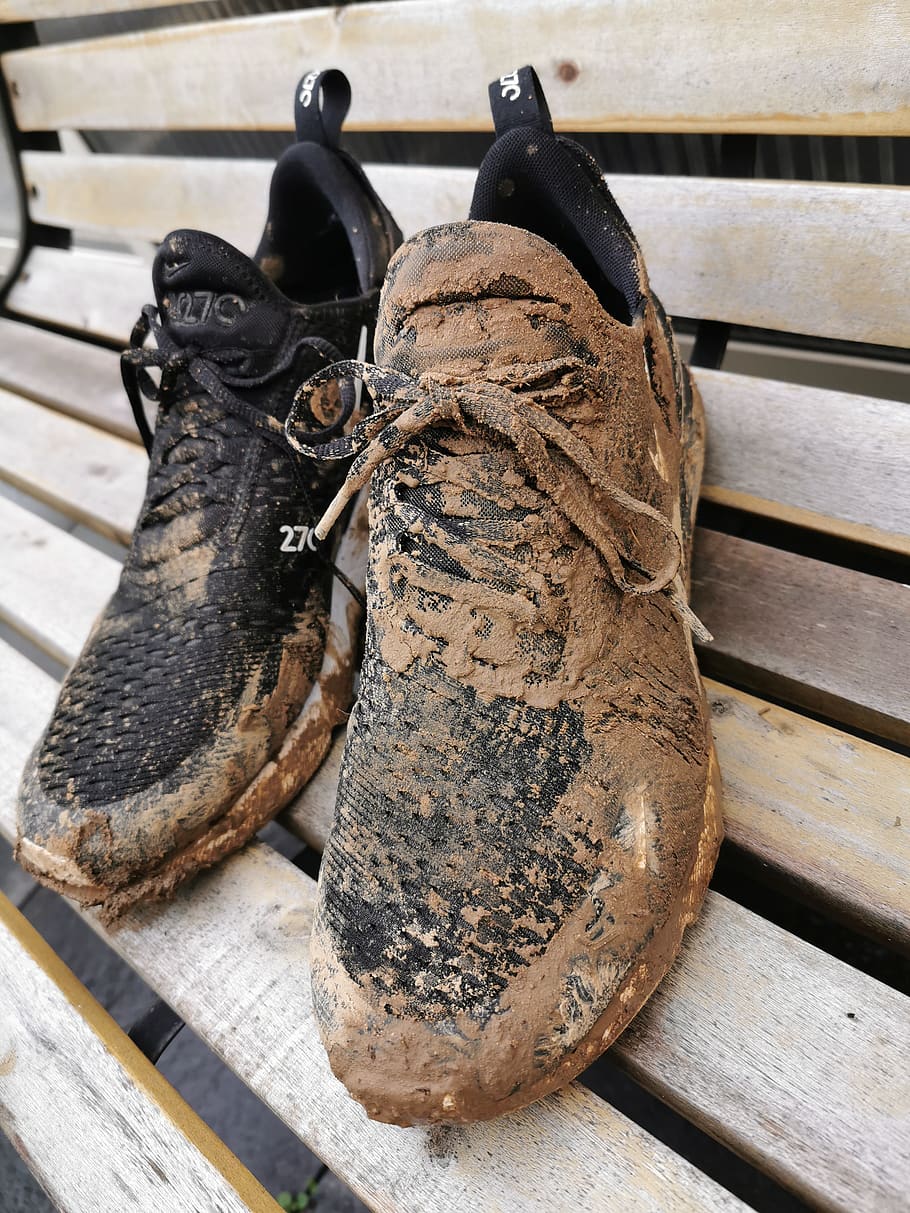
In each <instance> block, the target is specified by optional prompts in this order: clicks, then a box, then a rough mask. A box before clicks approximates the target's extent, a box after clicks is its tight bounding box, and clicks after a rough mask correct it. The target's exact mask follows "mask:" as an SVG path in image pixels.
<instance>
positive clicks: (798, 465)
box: [695, 370, 910, 556]
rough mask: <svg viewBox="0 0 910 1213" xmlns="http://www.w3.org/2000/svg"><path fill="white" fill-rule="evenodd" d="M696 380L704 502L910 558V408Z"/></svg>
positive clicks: (700, 375) (753, 381)
mask: <svg viewBox="0 0 910 1213" xmlns="http://www.w3.org/2000/svg"><path fill="white" fill-rule="evenodd" d="M695 375H696V380H697V383H698V386H699V388H700V389H701V393H702V397H703V398H704V401H705V408H706V411H707V415H708V433H709V436H710V437H709V441H708V444H707V463H706V465H705V486H704V488H703V494H704V496H705V497H706V498H708V500H710V501H716V502H718V503H719V504H722V505H729V506H734V507H737V508H741V509H747V510H749V511H750V512H752V513H757V514H764V515H765V516H766V517H772V518H777V519H779V520H780V521H783V522H790V523H794V524H796V525H799V526H804V527H808V528H810V529H812V530H820V531H823V532H825V533H827V534H829V535H838V536H840V537H841V538H843V539H853V540H857V541H859V542H863V543H869V544H873V545H875V546H877V547H883V548H887V549H889V550H891V551H894V552H901V553H903V554H904V555H907V556H910V475H908V468H910V407H908V406H907V405H906V404H904V403H901V402H899V401H896V400H876V399H874V398H873V397H870V396H855V395H852V394H850V393H848V392H832V391H826V390H823V389H821V388H812V387H805V386H799V385H796V384H792V383H782V382H779V381H776V380H772V379H757V378H753V377H752V376H750V375H732V374H729V373H728V372H724V371H708V370H697V371H696V372H695Z"/></svg>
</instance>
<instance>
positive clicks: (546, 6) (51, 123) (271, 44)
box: [4, 0, 910, 135]
mask: <svg viewBox="0 0 910 1213" xmlns="http://www.w3.org/2000/svg"><path fill="white" fill-rule="evenodd" d="M902 11H903V10H902V4H901V2H900V0H867V2H866V3H864V4H861V5H857V4H853V3H848V2H847V0H837V2H836V3H834V2H832V3H829V4H824V5H823V4H803V5H793V4H791V3H790V2H789V0H766V3H764V4H762V5H761V6H758V7H755V8H737V9H735V10H731V8H730V6H729V5H728V4H726V3H724V0H693V2H692V3H691V4H690V5H688V6H687V9H686V15H685V20H681V19H680V13H679V9H678V7H677V6H676V5H674V4H673V3H672V2H671V0H628V2H627V3H623V4H619V3H615V2H614V3H602V2H601V3H598V2H592V0H568V2H566V3H562V4H558V5H555V4H552V3H548V2H547V0H532V2H527V0H525V2H519V0H463V2H462V3H459V4H457V5H456V4H450V3H440V2H439V0H404V2H399V3H373V4H363V5H352V6H350V7H344V8H341V9H333V8H325V9H316V10H310V11H308V12H298V13H276V14H269V15H266V16H260V17H244V18H242V19H239V20H232V21H223V22H218V23H217V24H216V23H212V24H210V25H203V24H200V25H188V26H180V27H175V28H171V29H163V30H154V31H152V32H149V33H147V34H130V35H123V36H120V37H116V38H107V39H99V40H95V41H91V42H84V43H75V44H69V45H59V46H51V47H42V48H39V49H34V50H27V51H17V52H15V53H12V54H9V55H6V56H4V71H5V73H6V75H7V78H8V79H9V81H10V85H11V89H12V93H13V104H14V108H15V113H16V120H17V124H18V125H19V126H20V127H21V128H22V129H23V130H54V129H57V128H59V127H75V128H83V129H85V128H88V129H91V128H95V129H105V128H107V129H112V128H121V129H122V128H123V127H130V126H134V125H135V124H136V123H137V121H139V120H140V119H139V118H138V115H140V114H141V115H142V117H141V122H142V124H143V125H144V126H154V127H155V128H158V129H161V128H197V129H202V128H206V129H208V128H221V127H225V126H226V127H229V128H239V129H245V130H246V129H257V128H266V129H268V128H284V127H286V126H288V125H289V118H290V115H289V112H288V104H287V98H288V97H289V96H290V93H291V89H292V88H293V86H294V83H295V81H296V80H297V78H298V76H299V75H300V70H301V64H306V63H317V64H319V63H331V64H333V65H337V66H338V67H341V68H343V69H344V70H345V71H346V72H347V73H348V74H349V76H350V77H351V79H352V80H353V81H354V85H355V89H354V104H353V106H352V110H351V119H350V125H351V127H352V128H354V129H374V130H375V129H386V130H399V129H401V130H421V129H422V130H453V129H455V130H485V129H488V128H489V125H490V119H489V111H488V107H487V95H486V86H487V82H488V81H489V80H493V79H495V78H496V77H498V76H499V75H500V74H501V73H502V72H503V71H507V70H508V69H509V68H510V67H511V66H513V65H514V63H513V60H514V56H515V48H516V47H521V57H522V59H523V60H524V61H526V62H533V63H536V65H537V68H538V70H539V72H540V73H541V76H542V78H543V83H544V87H545V88H546V90H547V94H548V98H549V101H550V104H551V106H552V109H553V112H554V114H555V116H556V119H557V121H558V123H559V124H560V125H561V126H563V127H566V128H568V129H575V130H599V129H602V130H644V131H661V130H664V131H698V130H725V131H735V130H752V131H785V132H787V133H790V134H797V133H803V134H805V133H811V132H814V133H818V134H822V133H824V134H866V135H875V134H878V135H886V134H890V135H900V134H906V133H907V131H908V129H910V108H908V105H907V96H908V84H910V77H908V70H910V69H908V65H907V56H906V53H905V51H906V43H905V35H906V22H905V21H904V20H903V18H902V16H901V14H902ZM377 46H387V47H394V48H395V53H394V55H385V56H383V55H377V54H376V47H377ZM200 57H204V60H205V71H204V72H200V71H199V63H200ZM504 65H505V66H504ZM655 65H659V70H655ZM87 79H88V80H91V81H92V88H91V89H86V88H85V87H84V85H85V81H86V80H87ZM403 81H405V82H406V83H407V87H402V82H403Z"/></svg>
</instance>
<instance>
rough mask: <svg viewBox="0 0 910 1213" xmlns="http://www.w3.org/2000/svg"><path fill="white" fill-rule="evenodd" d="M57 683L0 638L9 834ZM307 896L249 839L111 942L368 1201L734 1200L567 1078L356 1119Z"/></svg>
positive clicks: (547, 1207) (407, 1210)
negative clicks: (469, 1113) (543, 1088)
mask: <svg viewBox="0 0 910 1213" xmlns="http://www.w3.org/2000/svg"><path fill="white" fill-rule="evenodd" d="M55 694H56V688H55V685H54V682H53V680H52V679H51V678H49V677H48V676H47V675H46V674H43V673H42V672H41V671H39V670H36V669H35V668H34V667H32V666H30V665H29V663H28V662H27V661H26V660H25V658H23V657H21V656H20V655H19V654H18V653H15V652H13V651H12V650H11V649H9V648H8V647H6V646H2V647H0V701H2V702H0V742H2V743H3V744H0V832H2V833H3V834H4V835H6V836H7V837H9V836H11V833H12V830H13V828H14V808H13V805H14V789H15V786H16V781H17V779H18V770H19V768H20V767H21V765H22V763H23V762H24V761H25V756H26V753H27V750H28V747H29V745H30V744H31V738H32V737H33V736H34V735H35V734H34V733H33V732H31V726H32V724H33V723H34V720H35V719H36V718H42V717H43V716H44V715H45V714H46V713H48V712H49V711H50V709H51V706H52V704H53V701H54V696H55ZM23 699H24V700H26V701H27V702H26V703H25V704H24V707H23V708H20V707H19V706H18V705H19V703H20V702H21V701H22V700H23ZM11 703H15V704H16V705H17V706H16V714H15V715H14V716H11V714H10V706H11ZM26 718H28V719H27V720H26ZM24 722H25V723H24ZM314 896H315V884H314V883H313V881H312V880H310V879H309V877H307V876H305V875H304V874H303V873H301V872H299V871H297V869H295V868H294V867H293V866H292V865H291V864H289V863H287V862H286V861H285V860H283V859H281V858H280V857H279V856H278V855H276V854H275V853H274V852H271V851H269V850H268V849H267V848H265V847H263V846H261V845H259V844H254V845H252V846H251V847H248V848H247V849H246V851H244V852H243V853H241V854H239V855H237V856H235V857H234V858H232V859H231V860H229V861H228V862H227V863H226V864H223V865H222V866H221V867H219V868H218V869H216V870H215V871H214V872H212V873H211V874H209V875H207V876H205V877H203V878H201V879H200V880H198V881H196V882H194V884H193V886H192V887H191V888H189V889H187V890H186V891H185V893H184V894H182V895H181V896H180V897H178V898H177V900H176V901H175V902H174V903H172V904H171V905H168V906H166V907H165V908H163V909H156V910H152V911H141V910H140V911H138V912H134V913H133V914H131V915H130V916H129V917H128V918H127V919H126V921H125V922H124V924H123V925H122V926H121V928H120V929H119V930H118V931H116V932H115V933H114V934H113V935H111V936H110V937H109V942H110V943H111V944H112V945H113V946H114V947H115V948H116V949H117V951H119V952H120V954H121V955H122V956H124V957H125V959H127V960H128V961H129V963H130V964H131V965H132V966H133V967H134V968H135V969H136V970H137V971H138V972H139V973H140V974H141V975H142V976H143V977H144V978H145V979H146V980H147V981H148V982H149V983H150V984H151V985H152V986H153V987H154V988H155V989H156V990H157V992H158V993H159V994H160V995H161V996H162V997H163V998H166V999H167V1001H168V1002H169V1003H170V1005H171V1006H173V1007H174V1008H175V1010H177V1012H178V1013H179V1014H180V1015H181V1016H183V1017H184V1018H185V1019H186V1020H187V1022H188V1023H190V1024H191V1025H192V1027H193V1030H194V1031H195V1032H196V1033H197V1034H198V1035H199V1036H200V1037H201V1038H202V1039H203V1040H204V1041H205V1042H206V1043H207V1044H208V1045H209V1047H211V1048H213V1049H214V1050H215V1052H216V1053H217V1054H218V1055H219V1056H220V1057H221V1058H222V1059H223V1060H224V1061H225V1063H226V1064H227V1065H228V1066H230V1068H231V1069H233V1070H234V1071H235V1072H236V1073H237V1074H238V1075H239V1076H240V1077H241V1078H242V1079H243V1080H244V1081H245V1082H246V1083H247V1085H248V1086H249V1087H250V1088H251V1089H252V1090H253V1091H254V1092H255V1093H256V1094H257V1095H258V1096H259V1097H260V1098H261V1099H262V1100H264V1102H265V1103H267V1104H268V1106H269V1107H270V1108H271V1109H272V1110H273V1111H274V1112H275V1114H276V1115H278V1116H279V1117H281V1119H282V1120H284V1121H285V1123H286V1124H288V1125H289V1127H290V1128H291V1129H292V1130H293V1131H294V1132H296V1133H298V1134H299V1135H300V1136H301V1137H302V1138H303V1140H304V1141H306V1143H307V1144H308V1145H309V1146H310V1147H311V1148H312V1149H313V1150H315V1151H316V1153H317V1154H319V1155H320V1157H322V1158H323V1159H324V1160H325V1161H326V1162H327V1163H328V1164H329V1166H331V1168H332V1169H333V1170H334V1171H335V1172H336V1173H337V1174H338V1175H339V1176H341V1178H342V1179H344V1180H345V1182H346V1183H348V1184H350V1185H351V1186H352V1187H353V1188H354V1190H355V1191H356V1192H357V1193H358V1195H360V1196H361V1197H362V1198H363V1199H364V1200H366V1201H367V1203H368V1204H370V1206H371V1207H372V1208H374V1209H377V1210H383V1211H387V1213H442V1211H443V1210H449V1209H454V1208H461V1209H463V1208H483V1209H509V1210H511V1209H521V1210H523V1211H524V1210H527V1211H528V1213H536V1211H539V1213H557V1211H562V1210H565V1211H566V1213H568V1211H569V1210H574V1209H576V1208H578V1205H579V1203H581V1204H587V1205H588V1206H589V1207H596V1208H598V1209H603V1210H604V1213H611V1211H614V1210H615V1211H616V1213H627V1211H628V1210H629V1209H630V1208H635V1209H640V1210H642V1213H682V1211H683V1210H685V1211H686V1213H689V1211H694V1210H696V1209H697V1210H717V1211H721V1210H723V1211H730V1213H732V1211H734V1210H743V1211H744V1210H745V1206H743V1205H742V1204H741V1203H740V1202H739V1201H738V1200H736V1199H735V1198H734V1197H732V1196H730V1195H729V1193H727V1192H724V1191H723V1189H721V1188H719V1187H718V1186H717V1185H716V1184H714V1183H713V1182H712V1181H711V1180H709V1179H707V1178H706V1177H705V1176H704V1175H701V1174H700V1173H699V1172H698V1171H696V1170H695V1168H693V1167H691V1166H690V1165H689V1164H688V1163H686V1162H684V1161H683V1160H682V1159H680V1158H679V1157H678V1156H676V1155H675V1154H674V1153H673V1152H672V1151H671V1150H669V1149H668V1148H667V1147H665V1146H663V1145H662V1144H661V1143H659V1142H657V1141H656V1140H655V1139H654V1138H652V1137H651V1136H650V1135H649V1134H647V1133H646V1132H645V1131H644V1130H642V1129H640V1128H639V1127H638V1126H637V1125H635V1124H633V1123H632V1122H631V1121H629V1120H627V1119H626V1118H625V1117H624V1116H622V1115H620V1114H619V1113H618V1112H615V1111H614V1110H613V1109H612V1108H610V1107H609V1106H608V1105H607V1104H604V1103H603V1102H602V1101H601V1100H599V1099H597V1098H596V1097H595V1096H593V1095H591V1094H590V1093H589V1092H587V1091H585V1090H584V1088H582V1087H580V1086H578V1085H577V1084H576V1085H574V1086H573V1087H571V1088H569V1089H568V1090H567V1091H565V1092H562V1093H560V1094H558V1095H556V1096H553V1097H551V1098H550V1099H548V1100H546V1101H544V1102H543V1103H540V1104H537V1105H535V1106H534V1107H533V1108H530V1109H527V1110H526V1111H525V1112H522V1113H520V1114H518V1115H516V1116H510V1117H503V1118H500V1119H499V1120H497V1121H493V1122H491V1123H490V1124H487V1125H477V1126H474V1127H472V1128H470V1129H465V1130H455V1131H452V1132H449V1133H443V1134H440V1133H428V1132H427V1131H426V1130H422V1129H408V1130H401V1129H395V1128H393V1127H391V1126H388V1125H379V1124H375V1123H373V1122H371V1121H368V1120H367V1118H366V1116H365V1115H364V1113H363V1111H362V1109H361V1108H360V1107H359V1106H358V1105H357V1104H355V1103H354V1101H353V1100H351V1099H350V1098H349V1097H348V1095H347V1093H346V1092H345V1091H344V1088H343V1087H342V1086H341V1084H340V1083H338V1082H337V1081H336V1080H335V1079H334V1078H333V1077H332V1075H331V1072H330V1071H329V1067H328V1062H327V1060H326V1057H325V1054H324V1052H323V1049H322V1046H321V1045H320V1043H319V1039H318V1034H317V1030H316V1025H315V1022H314V1019H313V1012H312V1004H311V999H310V991H309V974H308V962H307V947H308V943H309V931H310V924H311V921H312V912H313V906H314ZM89 917H90V920H91V921H93V924H94V925H95V926H96V927H97V923H96V922H95V920H94V919H92V918H91V916H89ZM885 1183H886V1185H887V1184H890V1180H886V1181H885Z"/></svg>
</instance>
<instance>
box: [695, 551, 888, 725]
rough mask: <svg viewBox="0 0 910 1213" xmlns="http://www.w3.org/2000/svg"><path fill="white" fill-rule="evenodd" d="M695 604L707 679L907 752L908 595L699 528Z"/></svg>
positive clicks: (819, 563)
mask: <svg viewBox="0 0 910 1213" xmlns="http://www.w3.org/2000/svg"><path fill="white" fill-rule="evenodd" d="M692 605H693V607H694V608H695V611H696V613H697V614H698V615H699V616H700V617H701V618H702V619H703V620H704V621H705V623H706V625H707V627H708V628H709V629H710V631H711V632H713V634H714V642H713V644H710V645H707V646H705V647H703V648H702V649H701V650H700V661H701V665H702V669H703V670H705V672H706V673H709V674H711V675H713V676H716V677H719V678H726V679H729V680H730V681H731V682H736V683H738V684H740V685H745V686H748V687H749V688H750V689H751V690H755V691H758V692H759V693H760V694H762V693H768V694H772V695H774V696H776V697H778V698H781V699H784V700H786V701H788V702H789V703H792V704H796V705H797V706H799V707H804V708H808V709H809V710H810V711H814V712H819V713H820V714H821V715H823V716H827V717H829V718H831V719H833V720H837V721H840V722H843V723H844V724H847V725H850V726H851V727H854V728H858V729H863V730H865V731H867V732H870V733H874V734H876V735H877V736H880V737H887V738H890V739H891V740H893V741H897V742H899V743H902V744H907V743H910V700H908V697H907V679H906V662H902V661H901V660H900V657H899V655H900V654H902V653H904V652H906V640H907V630H908V621H910V586H906V585H900V584H898V583H896V582H893V581H886V580H884V579H883V578H880V577H872V576H870V575H869V574H867V573H859V572H856V571H855V570H853V569H847V568H840V567H837V566H835V565H830V564H826V563H824V562H822V561H820V560H812V559H810V558H809V557H807V556H798V555H794V554H793V553H792V552H784V551H780V550H778V549H777V548H771V547H766V546H765V545H763V544H759V543H753V542H751V541H750V540H746V539H738V538H735V537H734V536H732V535H723V534H720V533H719V532H716V531H709V530H705V529H704V528H699V530H698V535H697V539H696V542H695V556H694V563H693V570H692Z"/></svg>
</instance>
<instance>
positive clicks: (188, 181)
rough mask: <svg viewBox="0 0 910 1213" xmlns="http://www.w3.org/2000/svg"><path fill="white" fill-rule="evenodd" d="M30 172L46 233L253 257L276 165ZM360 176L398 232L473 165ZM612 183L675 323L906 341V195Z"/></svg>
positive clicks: (56, 157) (30, 157)
mask: <svg viewBox="0 0 910 1213" xmlns="http://www.w3.org/2000/svg"><path fill="white" fill-rule="evenodd" d="M23 169H24V172H25V175H26V179H27V181H28V183H29V185H30V187H31V189H32V192H33V194H34V197H33V198H32V200H31V203H30V205H31V210H32V214H33V216H34V218H36V219H38V220H40V221H41V222H44V223H51V224H58V225H60V226H62V227H75V228H87V229H94V230H96V231H99V232H104V233H107V234H112V235H114V236H116V237H119V238H121V239H123V238H137V237H138V238H144V239H149V240H154V241H158V240H161V239H162V238H163V237H164V236H165V235H166V234H167V232H168V231H169V230H171V229H172V228H177V227H201V228H205V229H206V230H209V231H215V232H218V233H219V234H220V235H222V236H223V237H224V238H225V239H227V240H230V241H231V242H232V243H234V244H236V245H238V247H240V248H242V249H245V250H246V251H248V252H251V251H252V250H253V249H254V248H255V247H256V244H257V243H258V240H259V235H260V232H261V230H262V226H263V223H264V222H265V211H266V202H267V198H268V183H269V178H270V175H271V170H272V165H271V163H270V162H268V161H261V160H225V159H192V158H189V157H185V158H183V157H157V156H156V157H148V156H106V155H105V156H100V155H99V156H88V157H86V156H74V155H70V156H67V155H60V154H57V153H51V152H26V153H25V154H24V156H23ZM367 171H368V173H369V175H370V177H371V178H372V180H373V181H374V183H375V185H376V187H377V189H378V190H379V193H380V194H381V196H382V197H383V198H384V200H385V201H386V203H387V205H388V206H389V208H390V209H391V211H392V213H393V214H394V215H395V216H396V218H397V220H398V222H399V223H400V224H401V226H402V230H403V231H404V233H405V235H412V234H413V233H414V232H416V231H418V230H419V229H420V228H424V227H429V226H432V225H433V224H436V223H444V222H450V221H455V220H459V219H464V218H465V217H466V216H467V214H468V209H469V207H470V202H471V196H472V193H473V189H474V179H475V175H476V174H475V173H474V171H473V170H472V169H451V168H426V167H420V166H413V165H382V164H372V165H368V166H367ZM608 181H609V184H610V188H611V189H612V190H613V192H614V193H615V195H616V199H617V201H618V202H619V204H620V206H621V207H622V208H623V210H624V211H625V213H626V215H627V217H628V219H629V221H630V223H631V224H632V227H633V229H634V230H635V232H636V233H637V235H638V236H639V239H640V240H641V242H642V247H643V250H644V254H645V260H646V263H647V265H648V272H649V274H650V277H651V280H652V283H653V285H654V288H655V290H656V291H657V293H658V294H659V295H660V297H661V300H662V302H663V304H664V306H665V307H666V308H667V310H668V311H669V312H670V313H671V314H672V315H676V316H692V317H699V318H701V317H704V318H706V319H711V320H728V321H732V322H733V323H736V324H743V325H751V326H754V327H758V328H769V329H781V330H785V331H787V332H798V333H809V334H812V335H814V336H820V337H834V338H841V339H844V340H850V341H866V342H874V343H879V344H885V345H907V344H908V343H910V328H908V325H907V320H906V306H905V301H906V298H907V296H908V295H910V189H905V188H903V187H893V186H868V185H866V186H861V185H830V184H820V183H808V182H793V181H740V180H727V179H720V178H700V177H671V176H644V175H642V176H625V175H622V174H611V175H610V176H609V178H608ZM858 214H861V215H862V216H863V220H862V222H861V223H858V222H857V219H856V217H857V215H858ZM771 283H773V289H769V284H771ZM126 315H127V316H128V315H130V313H126Z"/></svg>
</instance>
